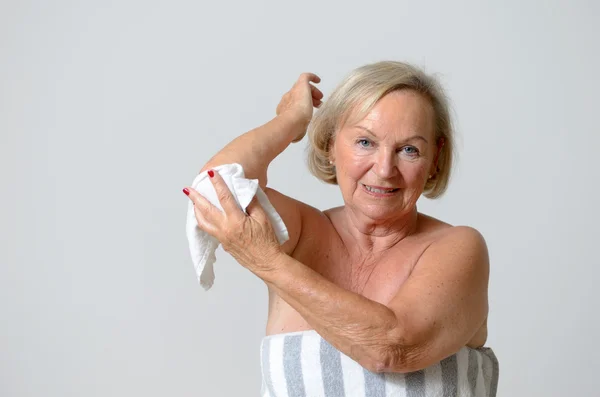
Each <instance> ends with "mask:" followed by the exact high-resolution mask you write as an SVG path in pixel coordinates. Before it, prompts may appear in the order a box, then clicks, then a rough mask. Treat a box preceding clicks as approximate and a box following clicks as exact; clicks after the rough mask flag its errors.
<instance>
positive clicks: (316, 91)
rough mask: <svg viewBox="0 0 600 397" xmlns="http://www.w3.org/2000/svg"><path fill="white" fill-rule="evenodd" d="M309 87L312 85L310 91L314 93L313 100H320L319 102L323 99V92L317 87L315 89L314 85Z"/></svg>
mask: <svg viewBox="0 0 600 397" xmlns="http://www.w3.org/2000/svg"><path fill="white" fill-rule="evenodd" d="M309 85H310V91H311V92H312V97H313V99H318V100H320V99H323V93H322V92H321V90H319V89H318V88H317V87H315V86H314V85H312V84H309Z"/></svg>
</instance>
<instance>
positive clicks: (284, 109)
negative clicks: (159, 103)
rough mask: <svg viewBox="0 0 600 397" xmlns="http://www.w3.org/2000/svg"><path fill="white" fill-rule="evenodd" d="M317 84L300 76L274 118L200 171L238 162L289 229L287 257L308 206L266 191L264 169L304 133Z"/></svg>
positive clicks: (316, 95) (313, 78) (316, 79)
mask: <svg viewBox="0 0 600 397" xmlns="http://www.w3.org/2000/svg"><path fill="white" fill-rule="evenodd" d="M319 81H320V78H319V77H318V76H316V75H314V74H312V73H303V74H302V75H300V77H299V78H298V80H297V81H296V83H295V84H294V86H293V87H292V89H291V90H290V91H288V92H287V93H285V95H284V96H283V98H282V99H281V102H280V103H279V105H278V106H277V111H276V113H277V116H276V117H275V118H274V119H272V120H271V121H269V122H268V123H266V124H264V125H262V126H260V127H258V128H255V129H253V130H251V131H248V132H246V133H245V134H243V135H241V136H239V137H237V138H236V139H234V140H233V141H231V142H230V143H229V144H228V145H226V146H225V147H224V148H223V149H222V150H221V151H219V152H218V153H217V154H215V155H214V156H213V157H212V158H211V159H210V160H209V161H208V162H207V163H206V164H205V165H204V167H202V169H201V170H200V172H203V171H206V170H209V169H211V168H214V167H216V166H218V165H221V164H230V163H238V164H240V165H241V166H242V168H243V169H244V174H245V176H246V178H248V179H258V181H259V185H260V187H261V188H262V189H263V190H264V191H265V193H266V194H267V196H268V197H269V201H270V202H271V204H272V205H273V207H275V209H276V210H277V212H278V213H279V215H280V216H281V218H282V219H283V222H284V223H285V225H286V227H287V229H288V234H289V237H290V238H289V240H288V241H287V242H286V243H285V244H283V245H282V249H283V250H284V252H286V253H287V254H291V253H292V252H293V250H294V249H295V247H296V244H297V243H298V239H299V237H300V233H301V228H302V214H304V213H307V209H308V208H311V207H309V206H307V205H306V204H303V203H301V202H300V201H297V200H294V199H292V198H291V197H288V196H286V195H284V194H281V193H279V192H278V191H276V190H273V189H270V188H267V169H268V168H269V164H270V163H271V161H273V160H274V159H275V157H277V156H278V155H279V154H280V153H281V152H283V151H284V150H285V149H286V148H287V147H288V146H289V144H290V143H291V142H296V141H298V140H300V139H302V137H303V136H304V134H306V129H307V127H308V124H309V123H310V120H311V119H312V114H313V107H319V106H320V105H321V99H322V98H323V94H322V93H321V91H319V90H318V89H317V88H316V87H315V86H313V85H312V84H310V83H311V82H314V83H318V82H319Z"/></svg>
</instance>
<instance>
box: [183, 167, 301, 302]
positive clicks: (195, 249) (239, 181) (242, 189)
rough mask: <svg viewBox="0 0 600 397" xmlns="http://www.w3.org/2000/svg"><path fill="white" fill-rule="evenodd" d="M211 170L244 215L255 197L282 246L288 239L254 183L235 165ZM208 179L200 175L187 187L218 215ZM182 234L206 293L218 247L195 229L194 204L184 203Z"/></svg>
mask: <svg viewBox="0 0 600 397" xmlns="http://www.w3.org/2000/svg"><path fill="white" fill-rule="evenodd" d="M213 169H214V170H216V171H218V172H219V175H221V177H222V178H223V179H224V180H225V183H226V184H227V186H228V187H229V190H230V191H231V193H232V194H233V197H234V198H235V200H236V201H237V203H238V204H239V206H240V207H241V209H242V210H243V211H244V212H245V213H247V212H246V208H247V207H248V204H250V202H251V201H252V198H253V197H254V196H255V195H256V196H257V198H258V202H259V203H260V205H261V206H262V208H263V209H264V210H265V212H266V213H267V216H268V218H269V220H270V221H271V225H272V226H273V230H274V231H275V234H276V235H277V239H278V240H279V244H283V243H285V242H286V241H287V240H288V239H289V236H288V231H287V228H286V227H285V224H284V223H283V220H282V219H281V217H280V216H279V214H278V213H277V211H276V210H275V208H274V207H273V205H272V204H271V202H270V201H269V198H268V197H267V195H266V194H265V192H263V190H262V189H261V188H260V186H259V185H258V179H246V178H245V177H244V169H243V168H242V166H241V165H240V164H237V163H235V164H224V165H220V166H217V167H214V168H213ZM208 178H209V177H208V171H204V172H202V173H201V174H199V175H198V176H197V177H196V178H195V179H194V182H193V183H192V185H191V186H192V188H193V189H194V190H196V191H197V192H199V193H200V194H201V195H202V196H204V197H205V198H206V199H207V200H208V201H210V202H211V203H212V205H214V206H215V207H217V208H219V209H220V210H221V211H222V210H223V207H222V206H221V204H220V203H219V199H218V198H217V194H216V192H215V189H214V187H213V185H212V182H211V181H210V180H209V179H208ZM186 234H187V238H188V241H189V245H190V254H191V255H192V261H193V263H194V267H195V269H196V274H197V275H198V282H199V283H200V285H202V287H204V290H206V291H208V290H209V289H210V288H211V287H212V285H213V282H214V280H215V273H214V269H213V264H214V263H215V261H216V259H217V258H216V256H215V251H216V249H217V248H218V247H219V244H220V243H219V241H218V240H217V239H216V238H214V237H212V236H211V235H209V234H208V233H206V232H204V231H203V230H201V229H200V228H199V227H198V221H197V220H196V215H195V214H194V204H193V203H192V201H191V200H189V202H188V213H187V222H186Z"/></svg>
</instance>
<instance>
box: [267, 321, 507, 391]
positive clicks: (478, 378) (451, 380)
mask: <svg viewBox="0 0 600 397" xmlns="http://www.w3.org/2000/svg"><path fill="white" fill-rule="evenodd" d="M260 354H261V372H262V385H261V397H434V396H435V397H450V396H452V397H495V396H496V388H497V386H498V360H497V359H496V356H495V354H494V352H493V351H492V349H490V348H486V347H483V348H479V349H472V348H469V347H463V348H462V349H461V350H459V351H458V352H457V353H456V354H454V355H452V356H450V357H448V358H446V359H444V360H442V361H441V362H439V363H437V364H434V365H432V366H431V367H428V368H425V369H423V370H420V371H415V372H410V373H406V374H399V373H391V372H384V373H375V372H371V371H368V370H366V369H364V368H363V367H362V366H360V364H358V363H357V362H356V361H354V360H352V359H351V358H349V357H348V356H346V355H345V354H343V353H342V352H340V351H339V350H337V349H336V348H335V347H333V346H332V345H331V344H330V343H329V342H327V341H326V340H325V339H323V338H322V337H321V336H320V335H319V334H318V333H317V332H316V331H315V330H310V331H298V332H290V333H284V334H276V335H269V336H266V337H264V338H263V340H262V342H261V346H260Z"/></svg>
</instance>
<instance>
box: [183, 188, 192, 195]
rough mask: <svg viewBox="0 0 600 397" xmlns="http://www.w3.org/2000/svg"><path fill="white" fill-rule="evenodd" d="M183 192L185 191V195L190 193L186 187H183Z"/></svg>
mask: <svg viewBox="0 0 600 397" xmlns="http://www.w3.org/2000/svg"><path fill="white" fill-rule="evenodd" d="M183 192H184V193H185V195H186V196H189V195H190V191H189V190H188V188H187V187H186V188H184V189H183Z"/></svg>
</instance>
